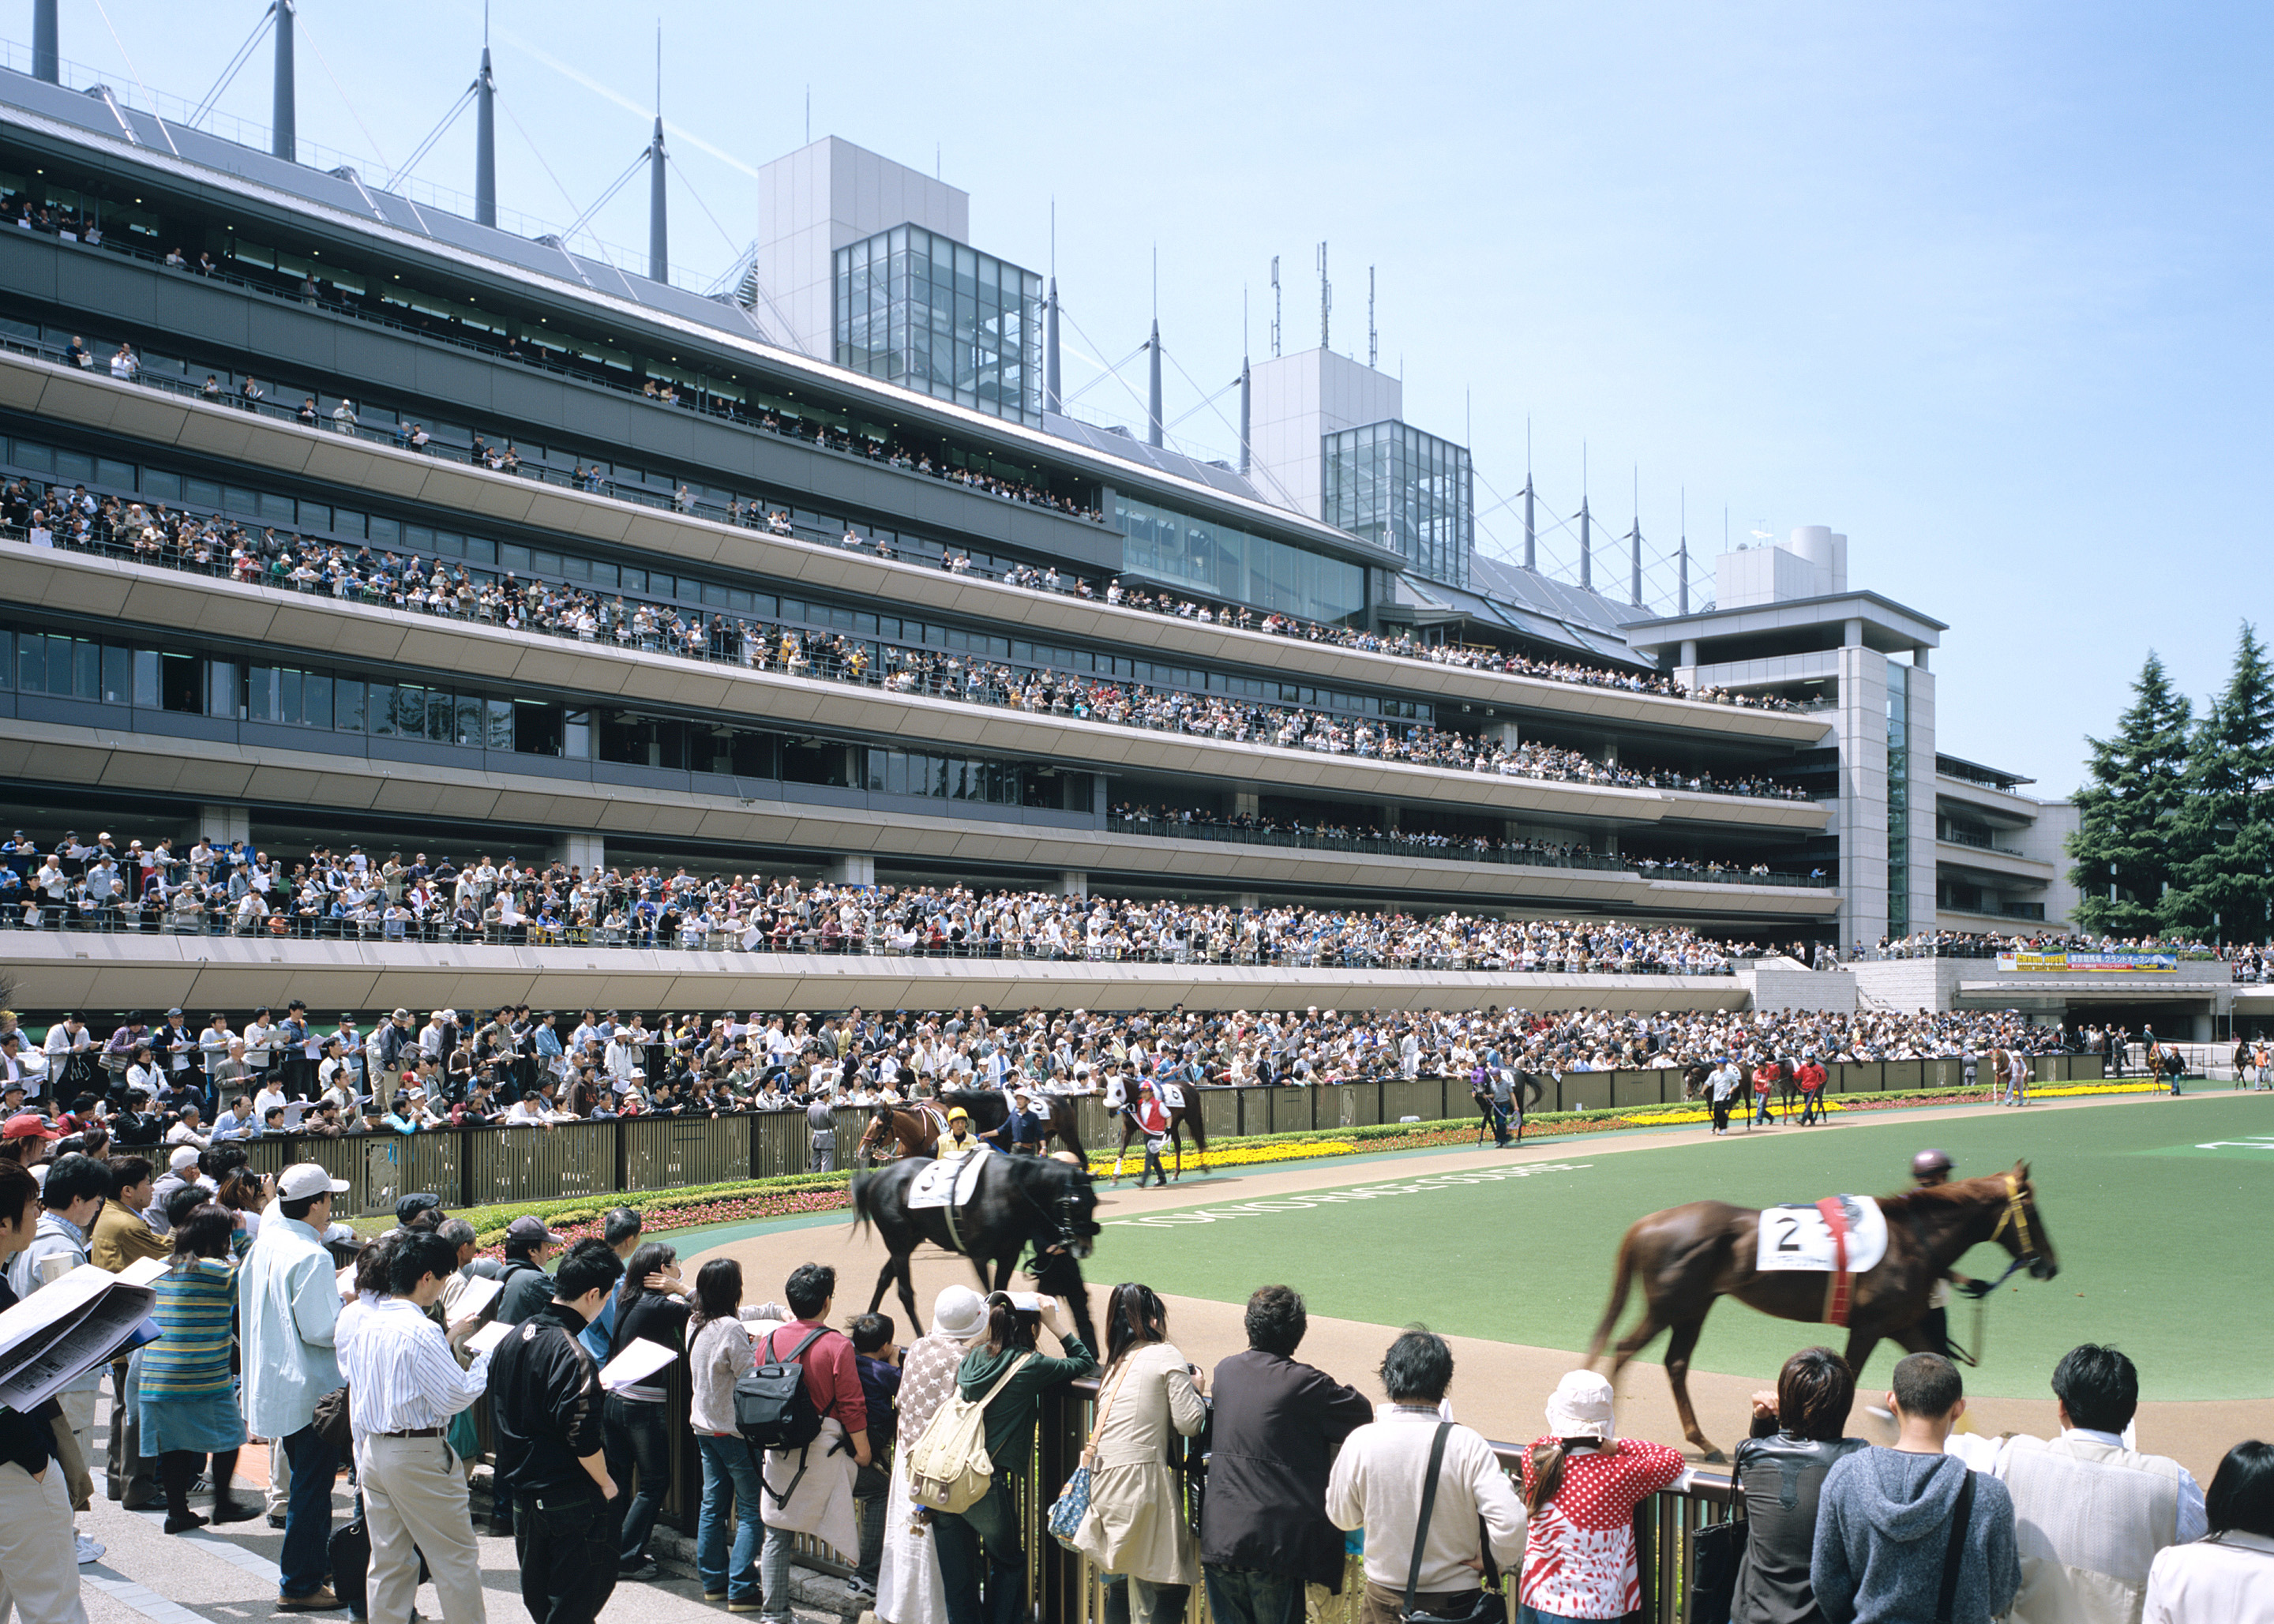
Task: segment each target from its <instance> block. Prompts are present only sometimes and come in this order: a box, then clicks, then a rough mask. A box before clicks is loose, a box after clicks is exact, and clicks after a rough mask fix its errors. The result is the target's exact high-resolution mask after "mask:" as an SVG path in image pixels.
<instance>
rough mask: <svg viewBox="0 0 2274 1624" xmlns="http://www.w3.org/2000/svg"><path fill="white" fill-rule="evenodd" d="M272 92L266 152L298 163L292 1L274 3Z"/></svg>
mask: <svg viewBox="0 0 2274 1624" xmlns="http://www.w3.org/2000/svg"><path fill="white" fill-rule="evenodd" d="M275 11H276V90H275V100H274V102H272V104H271V107H272V110H271V112H270V114H269V119H268V150H269V151H270V152H271V153H273V154H275V155H276V156H277V157H279V158H282V159H283V160H284V162H287V163H297V162H299V161H300V142H299V136H298V132H297V118H296V109H297V98H296V97H295V96H294V94H293V88H292V0H276V5H275Z"/></svg>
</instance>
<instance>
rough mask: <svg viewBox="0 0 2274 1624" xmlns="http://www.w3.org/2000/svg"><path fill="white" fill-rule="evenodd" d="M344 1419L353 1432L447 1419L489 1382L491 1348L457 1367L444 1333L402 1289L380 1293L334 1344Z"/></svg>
mask: <svg viewBox="0 0 2274 1624" xmlns="http://www.w3.org/2000/svg"><path fill="white" fill-rule="evenodd" d="M340 1374H341V1375H343V1376H344V1377H346V1378H347V1384H348V1419H349V1421H350V1425H352V1426H353V1428H354V1431H355V1434H356V1436H357V1437H358V1438H368V1437H371V1436H373V1434H375V1433H380V1432H416V1431H418V1430H421V1429H423V1428H426V1427H439V1426H445V1425H448V1423H449V1419H450V1417H452V1416H455V1415H456V1414H457V1413H458V1412H459V1411H460V1410H463V1409H465V1408H466V1406H467V1405H469V1404H471V1403H472V1402H474V1401H475V1400H476V1399H478V1398H479V1397H480V1396H481V1395H483V1394H484V1393H486V1392H487V1391H488V1390H489V1381H490V1356H489V1355H488V1354H486V1353H478V1354H476V1355H475V1356H474V1362H473V1364H472V1365H470V1366H468V1367H467V1368H466V1369H464V1370H461V1369H459V1368H458V1361H457V1358H456V1356H455V1355H454V1354H452V1353H451V1351H450V1343H449V1339H448V1338H447V1337H446V1336H444V1335H442V1331H441V1328H440V1327H439V1326H437V1325H436V1324H435V1323H434V1322H433V1320H432V1319H428V1318H427V1317H426V1315H425V1312H423V1311H422V1310H420V1309H419V1308H418V1305H417V1304H414V1303H412V1302H411V1301H410V1299H409V1298H408V1297H379V1298H377V1299H375V1300H374V1301H373V1302H372V1304H370V1306H369V1307H368V1308H367V1309H365V1311H364V1312H362V1313H360V1314H358V1316H357V1318H356V1322H355V1325H354V1327H352V1334H351V1335H350V1336H349V1337H348V1339H347V1341H346V1342H345V1344H344V1345H343V1347H342V1348H341V1349H340Z"/></svg>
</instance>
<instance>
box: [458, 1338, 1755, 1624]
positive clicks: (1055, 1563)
mask: <svg viewBox="0 0 2274 1624" xmlns="http://www.w3.org/2000/svg"><path fill="white" fill-rule="evenodd" d="M666 1395H667V1396H666V1410H667V1411H668V1413H669V1415H670V1417H671V1421H670V1425H668V1427H667V1433H668V1437H669V1440H670V1470H671V1481H670V1484H669V1485H668V1487H667V1490H666V1493H665V1496H664V1501H663V1507H662V1510H661V1513H660V1521H661V1522H663V1523H664V1524H665V1525H666V1526H667V1527H670V1528H674V1529H676V1530H679V1531H680V1532H681V1533H683V1534H689V1535H691V1534H693V1533H694V1532H695V1530H696V1522H697V1515H698V1513H699V1511H700V1509H701V1507H702V1499H703V1477H702V1468H701V1461H700V1456H699V1455H698V1453H697V1449H696V1447H695V1442H694V1435H693V1432H692V1430H691V1428H690V1425H689V1411H688V1402H689V1394H688V1379H687V1372H686V1367H685V1365H683V1364H682V1365H674V1366H673V1367H671V1368H670V1370H669V1371H668V1372H666ZM1096 1399H1097V1384H1096V1382H1095V1381H1094V1380H1087V1381H1080V1382H1073V1383H1069V1384H1067V1385H1066V1386H1065V1387H1060V1388H1058V1389H1057V1390H1055V1391H1053V1392H1050V1393H1048V1394H1045V1395H1043V1408H1042V1416H1041V1419H1040V1424H1039V1425H1037V1426H1036V1428H1035V1445H1034V1448H1033V1449H1032V1450H1031V1451H1030V1452H1029V1454H1028V1456H1027V1458H1026V1459H1025V1460H1024V1461H1023V1462H1018V1463H1017V1464H1016V1465H1015V1466H1013V1468H1012V1471H1013V1489H1014V1492H1015V1494H1016V1497H1017V1503H1018V1507H1019V1516H1020V1527H1021V1529H1022V1530H1023V1534H1024V1538H1023V1545H1024V1549H1025V1554H1026V1564H1027V1596H1028V1602H1029V1604H1030V1606H1031V1612H1030V1613H1026V1614H1024V1615H1023V1616H1028V1617H1033V1618H1038V1619H1040V1620H1043V1624H1108V1620H1109V1614H1108V1609H1107V1604H1106V1599H1105V1594H1104V1578H1105V1575H1103V1573H1101V1572H1100V1571H1099V1570H1098V1569H1097V1568H1096V1566H1095V1565H1093V1564H1092V1563H1091V1562H1089V1561H1088V1560H1087V1559H1086V1558H1084V1557H1083V1556H1081V1554H1080V1553H1076V1552H1073V1551H1070V1550H1067V1549H1065V1547H1063V1546H1061V1545H1058V1543H1057V1542H1056V1541H1055V1540H1053V1539H1052V1538H1050V1534H1049V1532H1048V1531H1047V1530H1046V1529H1045V1528H1044V1527H1043V1521H1044V1519H1045V1518H1046V1517H1047V1515H1048V1514H1049V1510H1050V1501H1051V1500H1053V1499H1054V1498H1056V1496H1057V1494H1058V1490H1059V1488H1061V1487H1062V1486H1063V1485H1064V1484H1065V1479H1066V1478H1067V1477H1068V1476H1070V1475H1071V1474H1072V1472H1073V1468H1074V1465H1075V1463H1076V1462H1077V1461H1078V1460H1079V1459H1080V1456H1081V1447H1082V1443H1083V1440H1085V1439H1086V1438H1087V1437H1088V1434H1089V1428H1090V1425H1091V1424H1092V1422H1093V1421H1094V1420H1095V1418H1096ZM488 1408H489V1406H488V1402H487V1401H486V1400H484V1401H482V1402H480V1403H478V1404H477V1406H476V1407H475V1411H474V1414H475V1420H476V1426H477V1431H478V1432H479V1434H480V1437H481V1447H482V1448H483V1451H484V1453H485V1455H486V1453H487V1451H488V1449H489V1447H490V1441H491V1433H490V1426H489V1417H488ZM1494 1452H1495V1455H1496V1456H1497V1457H1498V1459H1499V1461H1500V1463H1501V1466H1502V1470H1505V1471H1506V1472H1507V1473H1508V1474H1509V1477H1510V1480H1511V1481H1512V1482H1515V1483H1517V1484H1518V1485H1520V1484H1521V1482H1522V1477H1523V1474H1522V1468H1521V1464H1520V1456H1521V1450H1520V1448H1519V1447H1517V1446H1515V1445H1510V1444H1495V1446H1494ZM1176 1462H1177V1464H1178V1465H1179V1466H1181V1467H1182V1468H1184V1470H1183V1472H1182V1473H1181V1475H1180V1476H1179V1477H1178V1484H1179V1491H1178V1492H1179V1494H1180V1496H1181V1497H1183V1498H1184V1499H1185V1500H1186V1504H1184V1505H1182V1506H1180V1507H1178V1512H1179V1514H1180V1515H1186V1516H1191V1515H1193V1514H1194V1509H1195V1504H1196V1501H1197V1500H1198V1499H1199V1498H1201V1497H1202V1496H1204V1493H1205V1488H1204V1485H1205V1468H1204V1466H1203V1465H1202V1464H1201V1454H1200V1445H1199V1444H1198V1443H1197V1442H1195V1443H1190V1444H1187V1443H1186V1441H1185V1440H1178V1446H1177V1455H1176ZM625 1486H626V1488H627V1490H629V1486H630V1485H625ZM1729 1504H1730V1485H1729V1479H1728V1477H1727V1476H1726V1475H1725V1474H1721V1473H1715V1472H1710V1471H1698V1470H1692V1471H1689V1472H1686V1473H1684V1474H1683V1477H1682V1479H1681V1481H1680V1482H1678V1483H1677V1484H1675V1485H1674V1487H1672V1488H1671V1489H1668V1491H1666V1492H1663V1493H1660V1494H1655V1495H1653V1496H1652V1497H1651V1498H1650V1499H1649V1500H1645V1501H1644V1502H1643V1503H1642V1504H1641V1505H1640V1506H1638V1507H1636V1509H1635V1517H1634V1534H1635V1547H1636V1564H1637V1568H1638V1573H1639V1575H1640V1577H1641V1581H1642V1606H1641V1609H1640V1610H1639V1611H1638V1612H1637V1613H1630V1614H1629V1615H1628V1618H1629V1620H1630V1624H1689V1614H1688V1613H1687V1611H1686V1609H1685V1605H1684V1597H1685V1594H1686V1592H1687V1590H1688V1580H1689V1575H1688V1573H1687V1572H1686V1570H1685V1569H1686V1562H1687V1558H1688V1552H1689V1539H1690V1535H1691V1534H1692V1533H1693V1532H1695V1531H1696V1530H1698V1529H1699V1528H1701V1527H1705V1526H1706V1525H1708V1524H1710V1523H1713V1522H1720V1521H1721V1520H1722V1519H1723V1518H1725V1517H1727V1516H1728V1515H1729ZM796 1545H797V1557H798V1560H800V1561H801V1562H802V1563H803V1564H804V1565H806V1566H807V1567H809V1568H815V1569H817V1570H819V1571H821V1572H824V1573H829V1574H834V1575H838V1576H840V1577H843V1576H845V1575H849V1574H850V1573H851V1572H852V1571H853V1565H854V1560H853V1559H854V1553H849V1552H840V1551H837V1550H833V1549H832V1548H831V1547H830V1546H829V1545H825V1544H824V1543H823V1542H822V1541H820V1540H818V1539H817V1538H813V1537H812V1536H810V1535H802V1536H800V1537H799V1538H798V1540H797V1542H796ZM1363 1583H1364V1580H1363V1576H1362V1572H1361V1568H1360V1564H1359V1561H1358V1560H1357V1559H1356V1558H1355V1557H1353V1558H1352V1559H1351V1561H1350V1563H1349V1566H1348V1570H1347V1572H1346V1574H1345V1575H1344V1585H1343V1590H1342V1593H1341V1594H1340V1595H1339V1596H1336V1597H1332V1598H1329V1599H1328V1601H1327V1603H1326V1604H1325V1605H1323V1606H1321V1608H1319V1609H1318V1611H1317V1613H1315V1614H1314V1617H1315V1619H1316V1620H1317V1624H1358V1620H1359V1602H1360V1595H1361V1590H1362V1586H1363ZM1504 1583H1507V1585H1508V1586H1509V1589H1510V1606H1509V1609H1508V1610H1509V1613H1510V1616H1513V1615H1514V1613H1515V1611H1516V1609H1515V1605H1514V1603H1515V1597H1514V1587H1515V1581H1514V1579H1513V1578H1512V1577H1510V1578H1507V1579H1505V1580H1504ZM1117 1611H1118V1610H1117ZM1184 1617H1185V1620H1186V1624H1209V1610H1208V1601H1207V1596H1206V1593H1205V1590H1204V1589H1203V1587H1201V1586H1194V1587H1193V1592H1192V1595H1191V1597H1190V1598H1189V1599H1188V1601H1187V1603H1186V1612H1185V1614H1184Z"/></svg>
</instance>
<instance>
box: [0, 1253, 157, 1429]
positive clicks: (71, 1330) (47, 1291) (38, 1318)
mask: <svg viewBox="0 0 2274 1624" xmlns="http://www.w3.org/2000/svg"><path fill="white" fill-rule="evenodd" d="M157 1300H158V1294H157V1293H156V1292H154V1291H153V1290H151V1289H150V1288H149V1287H148V1286H143V1285H132V1284H129V1283H127V1282H124V1281H123V1280H122V1279H121V1278H120V1277H119V1276H118V1275H117V1274H112V1273H110V1271H109V1270H108V1269H99V1268H97V1267H94V1265H93V1264H92V1263H83V1264H81V1265H79V1267H77V1268H75V1269H73V1270H72V1271H71V1273H69V1274H65V1275H64V1276H63V1277H62V1278H60V1279H58V1280H56V1281H55V1282H51V1283H50V1284H48V1285H45V1286H42V1287H41V1288H40V1289H38V1290H37V1291H34V1293H33V1294H32V1295H31V1296H29V1297H26V1298H25V1299H24V1300H23V1301H22V1302H20V1303H19V1304H16V1305H15V1306H14V1307H13V1308H11V1309H8V1310H6V1311H5V1312H0V1404H4V1405H6V1406H7V1407H8V1408H9V1409H11V1410H19V1411H30V1410H36V1409H38V1408H39V1407H40V1406H41V1404H43V1403H45V1402H47V1401H48V1400H49V1399H51V1398H53V1397H54V1396H55V1395H56V1394H58V1393H60V1392H62V1391H63V1390H64V1388H65V1387H69V1386H70V1385H71V1384H72V1382H74V1381H76V1380H79V1378H80V1377H81V1376H84V1375H85V1374H87V1372H89V1371H91V1370H93V1369H94V1367H95V1366H97V1365H107V1364H109V1362H110V1361H111V1360H112V1359H113V1358H115V1357H117V1356H118V1355H119V1354H120V1353H123V1352H124V1351H125V1350H128V1349H130V1348H139V1347H140V1346H141V1345H142V1344H143V1343H145V1342H155V1341H156V1340H157V1339H158V1335H159V1333H158V1327H157V1324H156V1322H155V1321H154V1320H153V1319H151V1318H150V1310H151V1307H152V1306H153V1305H154V1304H155V1303H156V1302H157Z"/></svg>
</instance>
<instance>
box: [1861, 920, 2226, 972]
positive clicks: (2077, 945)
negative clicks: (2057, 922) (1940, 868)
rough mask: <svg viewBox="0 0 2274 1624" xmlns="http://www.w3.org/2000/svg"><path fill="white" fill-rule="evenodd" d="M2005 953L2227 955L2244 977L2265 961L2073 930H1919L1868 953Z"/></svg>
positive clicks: (2181, 940)
mask: <svg viewBox="0 0 2274 1624" xmlns="http://www.w3.org/2000/svg"><path fill="white" fill-rule="evenodd" d="M2007 953H2162V954H2170V955H2172V956H2173V957H2176V958H2180V959H2231V960H2234V961H2236V963H2237V965H2238V970H2237V974H2236V977H2235V979H2236V980H2238V981H2240V980H2243V979H2246V978H2245V975H2244V974H2243V972H2242V970H2241V969H2240V966H2242V965H2245V964H2248V963H2249V962H2251V961H2252V960H2257V961H2258V962H2259V963H2260V964H2261V965H2262V966H2263V957H2262V956H2261V954H2260V951H2259V950H2258V949H2257V948H2255V947H2253V946H2250V945H2249V944H2239V945H2221V944H2218V943H2212V942H2206V941H2204V940H2202V938H2201V937H2200V936H2186V935H2183V934H2182V935H2176V936H2171V935H2157V936H2106V935H2103V936H2092V935H2090V934H2087V933H2082V932H2078V931H2073V930H2035V931H2014V932H2010V933H2009V932H2005V931H1988V930H1916V931H1913V932H1912V933H1911V934H1910V935H1909V936H1896V937H1894V938H1888V937H1884V936H1883V937H1881V938H1880V940H1879V945H1878V947H1876V948H1875V949H1872V950H1870V951H1869V953H1868V955H1867V956H1868V957H1871V958H1877V959H1996V958H1998V957H1999V956H2000V955H2001V954H2007Z"/></svg>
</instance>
